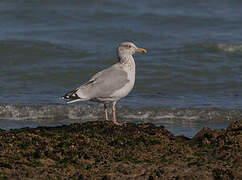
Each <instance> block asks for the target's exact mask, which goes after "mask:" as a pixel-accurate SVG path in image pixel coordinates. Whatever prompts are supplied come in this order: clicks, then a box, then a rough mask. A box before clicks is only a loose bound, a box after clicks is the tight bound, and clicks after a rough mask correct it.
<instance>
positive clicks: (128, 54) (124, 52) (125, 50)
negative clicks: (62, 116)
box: [62, 42, 147, 125]
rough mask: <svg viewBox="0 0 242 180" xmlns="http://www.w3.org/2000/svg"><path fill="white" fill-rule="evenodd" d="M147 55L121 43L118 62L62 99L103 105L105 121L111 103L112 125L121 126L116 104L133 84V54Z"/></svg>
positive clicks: (129, 43)
mask: <svg viewBox="0 0 242 180" xmlns="http://www.w3.org/2000/svg"><path fill="white" fill-rule="evenodd" d="M137 52H138V53H147V50H146V49H144V48H138V47H137V46H135V45H134V44H133V43H132V42H123V43H121V44H120V45H119V46H118V48H117V59H118V62H117V63H116V64H114V65H112V66H111V67H109V68H107V69H104V70H102V71H100V72H98V73H96V74H95V75H94V76H92V77H91V79H90V80H89V81H87V82H86V83H84V84H82V85H81V86H80V87H78V88H77V89H75V90H72V91H70V92H68V93H66V94H65V95H64V96H63V97H62V99H65V100H69V101H68V102H67V103H74V102H78V101H94V102H99V103H103V104H104V113H105V119H106V120H109V118H108V110H107V105H108V104H111V103H112V116H113V119H112V120H113V123H114V124H116V125H123V124H124V123H120V122H118V121H117V118H116V107H115V105H116V103H117V101H118V100H120V99H121V98H123V97H125V96H127V95H128V94H129V93H130V91H131V90H132V89H133V87H134V83H135V61H134V58H133V55H134V54H135V53H137Z"/></svg>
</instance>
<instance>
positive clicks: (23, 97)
mask: <svg viewBox="0 0 242 180" xmlns="http://www.w3.org/2000/svg"><path fill="white" fill-rule="evenodd" d="M241 12H242V1H239V0H230V1H228V0H213V1H208V0H186V1H185V0H172V1H171V0H162V1H156V0H149V1H145V0H139V1H128V0H127V1H126V0H122V1H121V0H120V1H114V0H69V1H64V0H50V1H47V0H11V1H9V0H2V1H1V2H0V103H1V105H0V107H1V108H2V111H1V114H0V119H5V120H6V119H7V120H9V119H11V120H14V122H15V121H16V120H18V122H19V120H23V119H24V120H26V119H29V118H32V117H33V116H34V114H32V115H29V116H26V117H25V115H23V112H22V111H21V110H16V106H14V105H17V107H21V108H23V107H26V106H27V107H28V108H30V109H31V107H32V108H36V106H38V105H41V107H45V106H47V105H53V106H56V107H57V106H58V107H59V106H60V105H62V104H65V102H63V101H62V100H60V99H59V97H60V96H62V95H63V94H64V93H65V92H66V91H69V90H72V89H74V88H76V87H78V86H79V85H80V84H81V83H83V82H85V81H86V80H88V79H89V78H90V77H91V76H92V75H93V74H94V73H96V72H97V71H100V70H102V69H103V68H106V67H108V66H110V65H112V64H113V63H115V62H116V61H117V59H116V47H117V46H118V44H119V43H121V42H123V41H132V42H134V43H135V44H136V45H137V46H138V47H143V48H146V49H147V50H148V54H146V55H143V54H142V55H135V60H136V67H137V74H136V84H135V88H134V90H133V91H132V93H131V94H130V95H129V96H128V97H126V98H125V99H123V100H121V101H120V102H119V106H120V108H121V107H123V106H125V107H128V108H131V109H136V108H138V109H139V111H140V112H145V113H146V108H151V109H152V108H153V111H154V113H155V112H157V111H159V112H160V111H163V110H164V108H170V109H174V111H173V112H171V114H172V115H173V116H175V115H174V114H175V113H176V109H177V108H183V109H187V108H191V109H199V108H202V109H203V108H211V109H214V108H218V109H222V110H223V111H226V112H227V111H230V110H232V111H239V110H240V109H241V108H242V61H241V55H242V43H241V42H242V36H241V29H242V23H241V19H242V13H241ZM7 105H8V107H9V108H6V106H7ZM10 106H11V107H10ZM53 106H52V107H53ZM63 106H64V105H63ZM76 106H78V107H79V108H84V109H85V108H87V107H90V106H91V107H92V106H94V107H96V105H93V104H92V103H91V104H90V103H86V102H84V103H81V104H80V103H79V104H77V105H76ZM14 107H15V109H14ZM70 107H71V106H70ZM70 107H69V106H68V107H67V106H64V107H63V108H70ZM21 108H20V109H21ZM155 108H156V110H155ZM46 109H48V108H46ZM54 109H55V110H52V111H53V112H55V114H56V112H58V108H54ZM211 109H210V111H212V110H211ZM32 110H33V109H32ZM29 111H31V110H29ZM39 111H41V110H39ZM201 111H202V110H201ZM16 112H17V114H16ZM41 112H42V111H41ZM4 113H5V114H4ZM45 113H46V112H42V114H45ZM120 113H121V112H120ZM130 113H131V111H130V112H129V111H128V110H127V112H126V114H120V116H121V117H122V118H125V115H127V114H130ZM11 114H12V115H11ZM52 114H53V113H52ZM57 114H58V113H57ZM35 115H36V113H35ZM150 116H151V117H152V116H154V114H152V113H151V115H150ZM186 116H189V115H188V114H186ZM21 117H24V118H23V119H21ZM41 117H43V118H46V117H45V116H44V115H42V116H41ZM58 117H59V116H58ZM203 117H204V116H203ZM221 117H224V118H221V119H224V121H226V122H227V120H228V119H229V118H227V116H226V117H225V116H223V115H222V116H221ZM229 117H230V116H229ZM68 118H70V117H69V116H68ZM79 118H81V117H79ZM137 118H138V119H139V120H138V121H140V122H143V120H141V119H140V118H139V117H137ZM169 118H170V116H169ZM37 119H38V118H37ZM94 119H95V118H94ZM148 119H149V118H148ZM163 119H164V118H163ZM163 119H162V118H157V119H156V122H158V123H161V124H162V120H163ZM193 119H194V118H193ZM195 119H196V118H195ZM201 119H202V120H203V122H204V121H206V122H207V121H209V120H208V119H206V118H200V120H201ZM230 119H231V117H230ZM232 119H233V118H232ZM153 121H154V120H150V121H149V122H153ZM8 122H9V121H8ZM169 122H172V121H169ZM179 122H180V121H179ZM185 122H186V121H185ZM2 123H3V125H2V126H3V127H7V126H6V121H2ZM25 123H26V122H25ZM163 124H164V123H163ZM185 124H186V123H185ZM173 125H174V123H173ZM200 126H201V124H199V127H200ZM11 127H12V126H11ZM13 127H15V126H13Z"/></svg>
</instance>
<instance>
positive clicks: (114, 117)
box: [112, 102, 124, 126]
mask: <svg viewBox="0 0 242 180" xmlns="http://www.w3.org/2000/svg"><path fill="white" fill-rule="evenodd" d="M115 105H116V102H113V106H112V113H113V123H114V124H116V125H119V126H122V125H124V123H119V122H118V121H117V119H116V107H115Z"/></svg>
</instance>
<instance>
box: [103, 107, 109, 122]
mask: <svg viewBox="0 0 242 180" xmlns="http://www.w3.org/2000/svg"><path fill="white" fill-rule="evenodd" d="M104 113H105V119H106V120H109V118H108V108H107V105H106V104H104Z"/></svg>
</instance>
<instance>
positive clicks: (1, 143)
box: [0, 121, 242, 179]
mask: <svg viewBox="0 0 242 180" xmlns="http://www.w3.org/2000/svg"><path fill="white" fill-rule="evenodd" d="M0 155H1V156H0V178H2V179H3V178H6V179H17V178H24V179H58V178H59V179H64V178H68V179H90V178H91V179H187V178H188V179H197V178H199V179H216V178H217V179H218V178H224V179H239V177H242V166H241V164H242V121H235V122H232V123H231V124H230V126H229V127H228V128H226V129H217V130H211V129H209V128H204V129H202V130H201V131H199V132H198V133H197V134H196V135H195V136H194V137H193V138H187V137H185V136H174V135H173V134H172V133H170V132H169V131H168V130H166V129H165V128H164V127H162V126H160V127H157V126H154V125H152V124H138V125H136V124H132V123H128V125H127V126H126V127H119V126H115V125H113V124H112V123H111V122H105V121H95V122H86V123H82V124H71V125H63V126H59V127H38V128H34V129H32V128H23V129H15V130H7V131H6V130H0Z"/></svg>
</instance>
